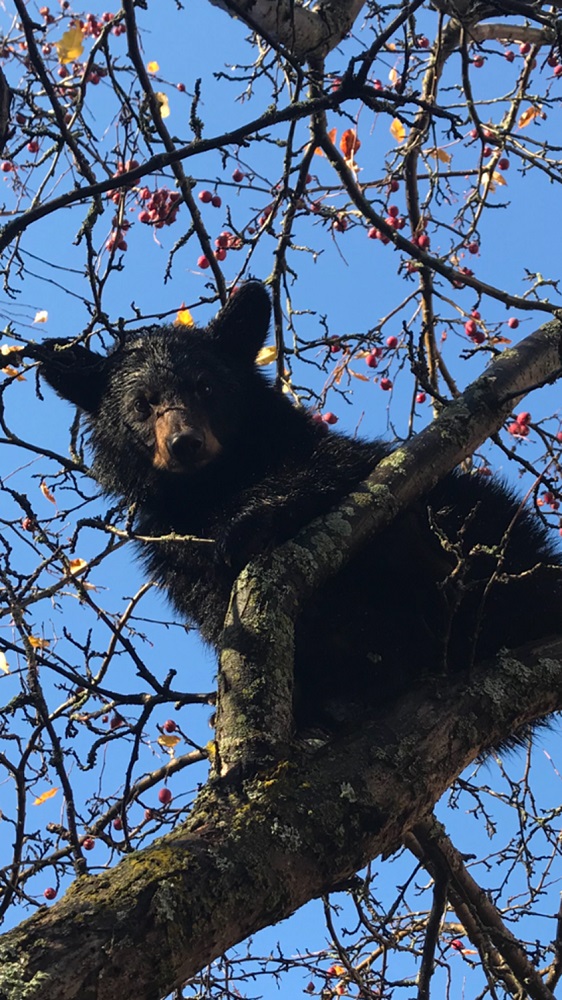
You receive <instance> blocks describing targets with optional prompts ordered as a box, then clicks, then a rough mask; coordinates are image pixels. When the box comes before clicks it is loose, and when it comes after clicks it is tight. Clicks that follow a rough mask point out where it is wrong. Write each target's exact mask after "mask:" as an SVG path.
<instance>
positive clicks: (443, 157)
mask: <svg viewBox="0 0 562 1000" xmlns="http://www.w3.org/2000/svg"><path fill="white" fill-rule="evenodd" d="M425 152H426V156H433V158H434V159H435V160H439V162H440V163H450V162H451V160H452V159H453V157H452V156H451V154H450V153H448V152H447V150H446V149H439V148H436V149H426V151H425Z"/></svg>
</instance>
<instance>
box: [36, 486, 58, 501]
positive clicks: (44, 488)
mask: <svg viewBox="0 0 562 1000" xmlns="http://www.w3.org/2000/svg"><path fill="white" fill-rule="evenodd" d="M39 488H40V490H41V493H42V494H43V496H44V497H45V500H48V501H49V503H54V504H56V502H57V501H56V500H55V498H54V496H53V494H52V493H51V491H50V489H49V487H48V486H47V484H46V483H45V482H42V483H41V485H40V487H39Z"/></svg>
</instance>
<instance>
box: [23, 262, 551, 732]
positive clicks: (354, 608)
mask: <svg viewBox="0 0 562 1000" xmlns="http://www.w3.org/2000/svg"><path fill="white" fill-rule="evenodd" d="M269 315H270V303H269V298H268V296H267V293H266V291H265V289H264V288H263V286H262V285H260V284H259V283H257V282H250V283H248V284H246V285H245V286H243V287H242V289H241V290H240V291H238V292H237V293H236V295H235V296H234V297H233V298H232V299H231V300H230V302H229V304H228V305H227V306H226V307H225V308H224V309H223V310H222V311H221V312H220V313H219V315H218V316H217V318H216V319H215V320H214V321H213V323H211V325H210V326H209V327H208V328H207V329H203V330H200V329H185V328H183V329H182V328H180V329H177V328H174V327H162V328H155V329H148V330H146V331H143V332H142V334H141V335H138V334H137V335H135V336H134V337H131V338H130V339H129V340H128V341H126V342H125V343H124V344H123V345H121V346H120V347H119V348H118V349H117V350H115V351H114V352H113V353H112V354H110V355H109V356H108V357H102V356H99V355H96V354H93V353H92V352H90V351H88V350H87V349H86V348H84V347H82V346H80V345H75V344H73V342H71V341H47V342H46V343H45V344H44V345H42V346H41V347H40V348H38V349H37V356H38V357H39V358H40V361H41V365H40V370H41V374H42V375H43V377H44V378H45V379H46V380H47V381H48V382H49V383H50V384H51V385H52V386H53V387H54V388H55V389H56V391H57V392H58V393H59V394H60V395H61V396H63V397H64V398H66V399H68V400H70V401H71V402H73V403H75V404H77V405H78V406H80V407H82V408H83V409H84V410H85V411H86V413H87V416H88V420H89V422H90V425H91V443H92V447H93V451H94V456H95V461H94V474H95V476H96V477H97V479H98V480H99V482H100V483H101V485H102V486H103V488H104V489H105V490H106V491H107V492H108V493H112V494H116V495H118V496H122V497H125V498H126V499H127V500H128V501H129V502H133V501H136V502H137V503H138V504H139V507H140V520H139V523H138V525H137V530H138V531H139V533H141V534H143V535H151V536H159V535H168V534H169V533H170V532H172V531H173V532H175V533H176V534H179V535H194V536H197V537H200V538H208V539H214V541H215V544H214V545H212V546H211V545H206V546H202V545H198V544H197V543H190V542H178V541H168V542H163V543H154V544H150V545H148V546H144V547H143V550H142V551H143V555H144V558H145V560H146V562H147V565H148V569H149V571H150V573H151V574H153V575H154V576H155V577H156V578H157V579H158V580H159V581H160V582H161V583H162V584H163V585H164V586H165V588H166V589H167V591H168V594H169V596H170V598H171V600H172V601H173V603H174V604H175V606H176V608H177V609H178V611H179V612H180V614H181V615H182V616H184V617H185V618H186V619H188V620H189V621H191V622H193V623H195V624H196V625H197V626H198V628H199V629H200V631H201V634H202V635H203V637H204V638H205V639H206V640H207V641H208V642H210V643H212V644H213V645H215V646H217V645H218V644H219V642H220V637H221V631H222V627H223V621H224V616H225V611H226V607H227V602H228V598H229V594H230V590H231V587H232V584H233V581H234V579H235V577H236V575H237V573H238V572H239V570H240V569H241V567H242V566H244V565H245V563H246V562H247V561H248V559H249V558H250V557H251V556H252V555H254V554H256V553H257V552H259V551H263V550H264V549H265V548H267V547H271V546H274V545H277V544H279V543H280V542H283V541H284V540H286V539H288V538H291V537H292V536H294V535H295V534H296V532H298V530H299V529H300V528H301V527H303V526H304V525H305V524H307V523H308V522H309V521H311V520H312V519H313V518H314V517H315V516H317V515H319V514H323V513H325V512H327V511H328V510H329V509H330V508H331V507H332V506H333V505H334V504H335V503H336V502H337V501H338V500H340V499H341V498H342V497H344V496H346V495H347V494H348V493H349V492H350V491H351V490H352V489H353V488H354V487H355V486H356V485H357V484H358V483H359V482H361V480H363V479H364V478H365V477H366V476H367V475H368V474H369V472H370V471H371V470H372V469H373V468H374V466H375V465H376V464H377V463H378V462H379V461H380V459H381V458H382V457H383V456H384V455H385V454H387V452H388V447H387V445H386V444H384V443H383V442H381V441H372V442H363V441H357V440H352V439H351V438H349V437H346V436H345V435H343V434H338V433H336V432H334V431H329V432H326V431H325V429H324V428H323V427H322V426H319V425H318V424H317V423H316V422H315V421H314V420H312V418H311V416H310V415H309V414H307V413H306V412H305V411H303V410H300V409H298V408H296V407H295V406H293V405H292V404H291V403H290V402H289V400H288V399H287V398H286V397H284V396H282V395H281V394H279V393H277V392H276V391H275V390H274V389H273V388H272V387H271V386H270V385H269V384H268V382H267V381H266V379H265V378H264V376H263V375H262V373H261V372H260V371H259V370H258V369H257V368H256V366H255V364H254V359H255V356H256V354H257V352H258V350H259V348H260V347H261V346H262V344H263V342H264V340H265V337H266V335H267V329H268V325H269ZM560 563H561V559H560V556H559V554H558V553H557V552H556V551H555V550H554V549H553V547H552V546H551V545H550V544H549V542H548V541H547V539H546V536H545V532H544V530H543V528H542V526H541V525H540V524H539V523H538V520H537V518H536V517H535V516H534V515H533V514H532V513H530V512H528V511H526V510H524V509H521V506H520V501H519V500H518V499H517V498H515V497H514V496H513V494H512V493H511V492H509V491H508V490H507V489H506V488H505V486H503V485H502V484H501V483H498V482H497V481H496V480H483V479H482V478H479V477H477V476H474V475H468V474H460V473H452V474H451V475H449V476H447V477H446V478H445V479H444V480H443V482H442V483H441V484H439V485H438V486H437V487H436V488H435V489H434V490H433V491H432V492H431V493H430V495H429V496H428V497H427V498H426V500H425V502H421V503H420V504H419V505H417V506H416V507H414V508H413V509H412V510H410V511H409V512H407V513H406V514H404V515H402V516H401V517H399V518H398V519H397V520H396V521H395V522H394V523H393V524H392V525H391V526H390V527H389V528H388V529H386V530H385V531H384V532H383V533H382V534H380V535H379V536H378V537H376V538H374V539H373V540H372V541H371V542H370V543H369V544H368V545H367V546H365V548H364V549H363V550H362V551H361V553H360V554H359V555H358V556H357V557H355V558H354V559H353V560H352V562H350V563H349V565H348V566H347V567H346V568H345V569H344V570H343V571H342V572H340V573H339V574H338V576H337V577H336V578H335V579H334V580H332V581H330V582H329V583H327V584H326V585H325V586H324V587H323V588H322V590H321V591H320V592H319V593H318V594H317V595H316V596H315V597H314V599H313V600H312V601H311V602H310V604H309V605H308V606H307V607H306V608H305V609H304V611H303V614H302V615H301V618H300V620H299V622H298V623H297V634H296V656H295V675H296V681H297V699H296V706H295V708H296V720H297V725H298V726H299V727H303V726H311V725H322V726H326V725H329V726H330V727H333V726H334V724H338V723H340V722H342V721H345V720H349V718H350V717H353V716H354V715H355V713H359V712H363V711H364V710H365V708H366V707H369V706H375V707H376V706H378V705H380V704H383V703H384V702H385V701H388V700H389V699H390V698H393V697H395V696H396V695H397V694H399V693H400V692H401V691H404V690H405V689H406V688H408V687H411V686H412V684H414V683H415V682H416V680H417V679H418V678H420V677H423V676H427V675H428V674H432V675H440V674H444V673H446V672H448V671H455V672H456V671H458V670H463V669H466V668H467V667H469V666H470V664H471V662H472V660H473V657H474V659H475V660H479V659H482V658H484V657H487V656H490V655H491V654H493V653H494V652H497V651H498V650H499V649H500V648H502V647H508V648H509V647H515V646H517V645H520V644H522V643H524V642H526V641H528V640H531V639H533V638H539V637H540V636H542V635H548V634H551V633H555V632H558V633H559V632H561V631H562V586H561V582H560V573H559V571H558V568H559V566H560ZM494 575H495V577H497V578H495V579H494V582H493V583H492V585H491V586H489V587H487V585H488V583H489V581H490V579H491V578H492V576H494Z"/></svg>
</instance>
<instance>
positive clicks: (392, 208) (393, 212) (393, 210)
mask: <svg viewBox="0 0 562 1000" xmlns="http://www.w3.org/2000/svg"><path fill="white" fill-rule="evenodd" d="M388 214H389V215H390V216H391V218H393V219H395V218H396V216H397V215H400V209H399V208H398V205H389V206H388Z"/></svg>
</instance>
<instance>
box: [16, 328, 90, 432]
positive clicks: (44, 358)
mask: <svg viewBox="0 0 562 1000" xmlns="http://www.w3.org/2000/svg"><path fill="white" fill-rule="evenodd" d="M26 354H27V355H28V356H31V357H33V358H35V359H36V360H37V361H38V362H39V372H40V374H41V375H42V377H43V378H44V379H45V380H46V381H47V382H48V383H49V385H51V386H52V387H53V389H54V390H55V392H57V393H58V394H59V396H62V398H63V399H67V400H68V402H69V403H74V404H75V406H79V407H80V408H81V409H82V410H86V411H87V412H88V413H94V412H95V411H96V410H97V409H98V407H99V405H100V402H101V398H102V396H103V393H104V391H105V388H106V385H107V358H105V357H103V355H102V354H96V353H95V351H90V350H89V349H88V348H87V347H84V346H83V344H77V343H76V342H75V340H73V339H69V340H61V339H58V338H56V339H54V340H45V341H43V343H42V344H33V345H29V347H28V348H27V349H26Z"/></svg>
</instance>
